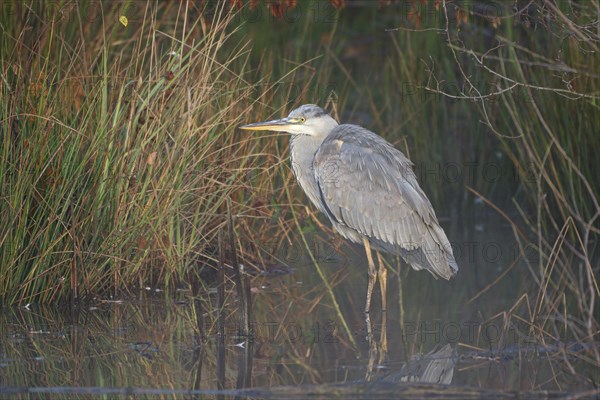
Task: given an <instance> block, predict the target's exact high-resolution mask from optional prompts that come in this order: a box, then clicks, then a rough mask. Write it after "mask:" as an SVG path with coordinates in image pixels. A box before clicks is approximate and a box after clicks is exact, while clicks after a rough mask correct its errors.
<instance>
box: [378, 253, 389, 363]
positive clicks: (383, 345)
mask: <svg viewBox="0 0 600 400" xmlns="http://www.w3.org/2000/svg"><path fill="white" fill-rule="evenodd" d="M377 263H378V264H379V271H378V274H379V288H380V289H381V333H380V335H379V346H380V348H379V359H378V361H377V362H378V363H379V364H383V361H384V360H385V356H386V354H387V351H388V343H387V312H386V311H387V268H386V266H385V262H384V260H383V257H382V256H381V254H380V253H379V252H377Z"/></svg>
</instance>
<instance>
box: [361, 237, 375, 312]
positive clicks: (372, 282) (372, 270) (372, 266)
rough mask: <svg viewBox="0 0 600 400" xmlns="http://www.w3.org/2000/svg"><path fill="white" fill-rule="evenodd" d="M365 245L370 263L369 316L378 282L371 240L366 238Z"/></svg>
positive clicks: (368, 286) (366, 309)
mask: <svg viewBox="0 0 600 400" xmlns="http://www.w3.org/2000/svg"><path fill="white" fill-rule="evenodd" d="M363 243H364V245H365V252H366V253H367V262H368V263H369V283H368V284H367V304H366V305H365V313H366V314H368V313H369V310H370V309H371V295H372V294H373V287H374V286H375V281H376V280H377V269H375V263H374V262H373V255H372V253H371V244H370V243H369V239H367V238H364V239H363Z"/></svg>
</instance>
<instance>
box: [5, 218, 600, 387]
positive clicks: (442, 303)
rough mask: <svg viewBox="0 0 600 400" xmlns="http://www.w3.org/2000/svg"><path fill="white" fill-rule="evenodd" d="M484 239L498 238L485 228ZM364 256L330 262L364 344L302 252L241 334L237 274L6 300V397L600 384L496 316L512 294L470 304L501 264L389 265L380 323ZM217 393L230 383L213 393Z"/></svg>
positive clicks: (574, 352)
mask: <svg viewBox="0 0 600 400" xmlns="http://www.w3.org/2000/svg"><path fill="white" fill-rule="evenodd" d="M497 231H498V230H496V232H497ZM479 239H480V240H481V241H485V240H486V238H485V236H484V234H483V233H482V234H480V238H479ZM314 240H315V243H317V244H318V245H319V246H321V245H326V244H328V242H326V241H322V242H321V241H320V240H321V239H320V237H317V238H315V239H314ZM469 240H470V239H469V238H465V239H464V242H467V241H469ZM495 240H496V242H501V241H500V240H499V239H498V238H496V239H495ZM352 252H353V249H349V250H348V251H347V254H341V255H340V256H339V257H338V258H337V259H335V260H333V261H335V262H332V259H331V258H327V259H326V260H320V261H322V262H323V264H322V267H323V270H324V271H325V272H326V274H327V278H328V280H329V282H330V285H331V286H332V287H333V290H334V294H335V296H336V298H337V299H338V301H339V304H340V308H341V312H342V314H343V317H344V318H346V320H347V322H348V325H349V326H350V327H351V332H352V335H353V337H354V339H355V341H356V342H357V343H358V349H355V348H354V346H353V345H352V341H351V340H350V339H349V338H348V337H347V335H346V333H345V331H344V330H343V329H341V328H340V324H339V321H338V320H337V318H338V316H337V314H336V312H335V310H334V309H333V307H332V306H331V304H330V302H329V301H328V295H327V292H326V288H325V287H324V286H323V284H322V282H321V280H320V278H319V277H318V276H316V274H315V273H314V268H313V267H312V266H311V265H310V264H307V263H306V262H305V261H302V260H299V261H298V262H297V263H296V264H295V265H294V268H295V272H294V273H293V274H288V275H280V276H276V277H270V278H268V277H254V278H252V279H251V280H249V282H248V283H249V288H248V289H249V290H250V291H251V292H252V298H251V301H250V304H251V305H252V311H253V320H252V329H251V335H250V336H240V332H239V323H238V318H237V315H236V312H237V309H238V301H237V293H236V291H235V289H234V288H233V284H232V283H231V281H230V280H226V277H221V278H217V282H219V281H221V282H222V281H223V280H225V281H226V282H228V283H227V284H226V285H225V286H219V285H214V284H211V287H208V288H207V287H202V285H199V284H198V285H194V283H193V282H191V287H192V289H193V290H192V291H188V290H179V291H177V292H176V293H171V294H169V295H167V296H166V298H164V297H162V294H161V297H160V298H155V297H153V296H152V293H153V292H152V291H146V290H140V292H139V294H138V297H137V298H135V299H129V300H128V301H125V302H120V301H97V302H96V303H94V304H91V305H88V306H87V307H86V308H82V309H80V310H79V311H78V312H69V311H67V312H65V311H64V310H57V309H52V308H40V307H37V306H36V305H32V306H31V307H30V308H29V309H25V308H5V309H2V310H0V327H2V329H1V331H0V332H1V337H0V395H1V394H3V393H4V394H6V393H7V390H8V388H9V387H12V388H16V387H21V388H33V387H35V388H59V387H62V388H64V387H69V388H71V390H75V389H76V388H96V389H94V390H96V391H100V392H99V393H102V388H104V390H106V388H113V389H114V388H145V390H149V389H153V390H154V389H156V390H160V391H163V392H161V393H167V392H168V391H169V390H171V391H172V390H180V391H185V393H188V392H187V391H189V390H192V389H193V390H197V391H199V392H194V393H204V394H212V395H215V396H218V397H224V396H225V395H227V396H232V397H234V396H237V395H243V394H244V393H248V392H243V391H241V392H240V391H236V390H237V388H244V387H246V388H271V392H272V393H276V392H277V393H280V394H281V395H283V393H287V394H291V393H292V392H293V391H294V390H295V391H296V395H297V396H299V393H320V394H321V396H324V397H328V396H327V393H329V394H331V392H327V391H328V390H330V391H331V390H335V391H336V393H340V392H343V393H347V392H352V393H358V392H360V393H366V392H365V390H366V389H365V388H368V391H367V392H368V393H370V394H372V393H376V394H381V393H395V394H398V393H401V394H402V395H403V396H406V395H407V392H406V390H409V388H410V390H416V389H415V388H416V387H417V386H414V385H421V386H418V388H419V390H421V389H423V388H424V387H427V388H429V389H428V390H433V389H432V388H435V386H431V385H439V384H444V385H452V386H451V388H453V389H454V390H461V391H464V390H465V387H469V388H471V389H470V390H472V391H473V392H474V393H480V392H477V391H478V390H479V391H482V390H484V389H485V390H488V391H489V390H491V391H507V390H519V391H539V390H549V391H562V392H564V391H569V392H574V391H582V390H594V380H593V378H590V377H593V376H595V373H596V372H597V371H594V370H593V369H592V368H590V364H589V363H586V362H584V360H583V357H581V354H584V352H585V351H586V348H585V347H584V346H578V345H577V344H576V343H575V344H569V343H563V342H557V343H552V344H548V343H546V344H541V343H534V342H532V338H531V337H530V336H528V335H527V333H528V332H529V331H528V329H529V326H528V325H527V321H524V322H523V324H522V325H519V324H517V323H515V322H514V321H513V320H508V319H502V318H495V315H497V314H498V313H499V312H500V311H502V310H505V309H507V308H508V307H506V303H503V302H502V301H498V300H497V299H499V298H500V297H501V296H499V295H495V296H489V295H487V294H484V295H481V296H479V297H477V298H476V300H473V301H470V302H469V300H470V299H471V298H473V297H474V296H475V295H476V294H477V293H479V291H480V290H481V289H480V288H481V287H482V285H481V284H478V283H477V281H478V280H479V279H481V280H482V281H483V282H489V281H491V279H489V277H487V278H485V279H483V278H482V277H481V276H482V274H484V273H487V274H488V275H489V274H496V273H499V272H498V266H497V265H494V264H492V263H489V262H488V263H486V262H485V260H482V259H481V258H474V259H473V263H471V264H470V263H469V262H468V260H465V259H463V260H461V266H462V265H464V268H463V271H464V276H463V275H459V278H460V279H458V280H455V281H454V282H450V283H447V282H436V281H434V280H432V279H429V277H427V276H425V275H424V274H418V273H411V272H410V271H408V269H407V268H402V267H401V268H400V273H398V270H397V269H395V268H388V270H387V271H388V273H389V275H390V279H389V282H388V288H387V292H388V297H387V300H388V302H387V307H386V312H383V313H379V312H373V313H371V315H370V320H369V324H368V325H367V324H365V320H364V313H363V301H364V289H365V288H366V277H365V276H364V266H365V264H364V260H363V259H361V256H360V255H359V256H355V255H353V253H352ZM462 254H465V252H463V253H462ZM505 254H507V253H505ZM509 261H510V260H508V261H507V262H506V264H509ZM392 264H393V263H392ZM475 269H479V273H478V274H476V273H474V271H475ZM516 278H518V276H512V277H511V276H510V274H509V275H507V278H506V279H509V280H510V279H512V280H510V281H509V283H510V284H508V285H504V286H503V283H504V281H502V282H501V283H500V284H498V285H496V286H495V287H494V288H493V290H496V293H498V291H501V292H502V293H504V294H505V297H509V298H514V296H512V294H513V293H514V292H516V291H518V290H519V289H520V288H518V287H516V286H517V285H515V282H519V281H518V279H516ZM400 293H402V296H400ZM490 293H493V292H490ZM508 294H510V296H509V295H508ZM401 299H403V300H404V304H401V301H400V300H401ZM373 300H374V301H377V300H378V299H377V297H376V296H374V299H373ZM374 309H379V307H378V306H377V305H375V308H374ZM402 309H403V311H402ZM499 315H502V314H499ZM369 333H370V335H369ZM368 338H371V340H370V341H369V340H368ZM565 360H568V364H566V362H565ZM582 360H583V361H582ZM565 365H567V366H568V367H566V366H565ZM417 382H418V384H417ZM424 382H429V383H427V384H424ZM332 385H334V386H332ZM340 385H341V386H340ZM407 385H408V386H407ZM410 385H412V386H410ZM423 385H429V386H423ZM284 387H285V388H286V389H283V388H284ZM291 387H295V388H296V389H293V390H292V389H290V388H291ZM98 388H100V389H98ZM278 388H279V389H278ZM36 390H41V389H36ZM81 390H83V389H81ZM86 390H87V389H86ZM89 390H91V389H89ZM114 390H116V389H114ZM123 390H125V389H123ZM216 390H224V391H220V392H218V393H217V392H210V393H209V392H206V391H216ZM435 390H438V391H439V390H440V389H439V387H438V389H435ZM446 390H447V389H446ZM45 393H48V392H45ZM65 393H66V392H65ZM78 393H82V391H80V392H78ZM86 393H87V392H86ZM112 393H117V394H118V393H120V392H118V390H116V391H115V392H112ZM128 393H129V392H128ZM411 393H412V392H411ZM416 393H420V394H421V396H423V392H418V391H417V392H416ZM431 393H433V392H431ZM440 393H441V392H440ZM444 393H446V394H448V391H446V392H444ZM461 393H464V392H461ZM492 393H498V392H492ZM121 394H123V393H121ZM480 394H481V393H480ZM487 394H489V393H488V392H486V395H487ZM415 396H417V395H415ZM0 397H2V396H0Z"/></svg>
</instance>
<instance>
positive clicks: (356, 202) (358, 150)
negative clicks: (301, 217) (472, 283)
mask: <svg viewBox="0 0 600 400" xmlns="http://www.w3.org/2000/svg"><path fill="white" fill-rule="evenodd" d="M313 166H314V173H315V178H316V181H317V184H318V187H319V192H320V196H321V200H322V202H323V204H324V206H325V207H324V208H325V209H326V211H327V213H328V216H329V218H330V219H331V221H332V223H333V225H334V227H335V228H336V229H337V230H338V231H339V232H340V233H341V234H342V235H343V236H345V237H347V238H349V239H351V240H353V241H357V242H360V240H361V237H362V236H367V237H369V238H370V240H371V242H372V243H373V244H374V245H375V246H376V247H378V248H380V249H383V250H386V251H388V252H392V253H395V254H399V255H401V256H402V257H403V258H404V259H405V260H406V261H407V262H408V263H410V264H411V265H412V266H413V268H415V269H426V270H429V271H430V272H431V273H432V274H433V275H434V276H436V277H438V276H440V277H442V278H445V279H449V278H450V277H452V276H453V275H454V274H455V273H456V271H457V270H458V266H457V265H456V261H455V260H454V256H453V255H452V249H451V247H450V243H449V241H448V238H447V237H446V234H445V233H444V231H443V229H442V228H441V226H440V225H439V223H438V220H437V217H436V215H435V212H434V210H433V207H432V206H431V203H430V202H429V200H428V199H427V196H426V195H425V193H424V192H423V190H421V188H420V187H419V184H418V182H417V180H416V177H415V175H414V173H413V169H412V163H411V162H410V160H408V159H407V158H406V157H405V156H404V155H403V154H402V153H401V152H400V151H399V150H397V149H396V148H394V147H393V146H392V145H391V144H389V143H388V142H386V141H385V140H384V139H383V138H381V137H379V136H377V135H376V134H374V133H373V132H371V131H369V130H367V129H365V128H362V127H360V126H356V125H339V126H338V127H336V128H335V129H334V131H332V132H331V133H330V134H329V135H328V136H327V138H326V139H325V141H324V142H323V144H322V145H321V146H320V147H319V150H318V151H317V153H316V154H315V158H314V162H313ZM361 235H362V236H361Z"/></svg>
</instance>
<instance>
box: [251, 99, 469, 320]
mask: <svg viewBox="0 0 600 400" xmlns="http://www.w3.org/2000/svg"><path fill="white" fill-rule="evenodd" d="M240 128H241V129H244V130H249V131H265V130H268V131H275V132H285V133H288V134H291V138H290V161H291V165H292V170H293V172H294V175H295V176H296V180H297V181H298V183H299V184H300V186H301V187H302V189H303V190H304V192H305V193H306V195H307V196H308V198H309V199H310V201H311V202H312V203H313V204H314V205H315V206H316V207H317V208H318V209H319V210H321V212H323V213H324V214H325V215H327V217H328V218H329V220H330V221H331V223H332V225H333V227H334V229H335V230H336V231H337V232H339V233H340V234H341V235H342V236H343V237H345V238H346V239H349V240H351V241H352V242H355V243H362V244H363V245H364V247H365V252H366V255H367V261H368V265H369V283H368V286H367V301H366V305H365V312H366V313H368V312H369V309H370V305H371V295H372V292H373V287H374V285H375V281H376V279H377V274H378V275H379V279H380V285H381V291H382V293H381V295H382V308H384V309H385V282H384V281H385V279H386V271H385V266H384V265H383V263H381V262H380V263H379V270H377V269H376V267H375V263H374V262H373V256H372V253H371V248H373V249H375V250H379V251H384V252H387V253H391V254H394V255H399V256H401V257H402V258H403V259H404V261H406V262H407V263H408V264H410V265H411V266H412V267H413V268H414V269H415V270H422V269H425V270H427V271H429V272H431V274H433V276H434V277H436V278H438V277H441V278H444V279H446V280H448V279H450V278H451V277H452V276H454V275H455V274H456V272H457V271H458V266H457V264H456V260H455V259H454V255H453V253H452V248H451V247H450V242H449V241H448V238H447V237H446V234H445V233H444V230H443V229H442V227H441V226H440V224H439V222H438V219H437V217H436V215H435V211H434V210H433V207H432V206H431V203H430V202H429V199H428V198H427V196H426V195H425V193H424V192H423V190H422V189H421V187H420V186H419V184H418V182H417V180H416V177H415V174H414V172H413V163H412V162H411V161H410V160H409V159H408V158H406V157H405V156H404V154H402V152H401V151H400V150H398V149H396V148H395V147H394V146H392V145H391V144H390V143H389V142H387V141H386V140H385V139H383V138H382V137H381V136H379V135H377V134H375V133H373V132H371V131H369V130H368V129H365V128H363V127H361V126H358V125H350V124H341V125H340V124H338V123H337V122H336V120H335V119H333V118H332V117H331V116H330V115H329V114H328V113H326V112H325V111H324V110H323V109H322V108H321V107H319V106H317V105H314V104H305V105H303V106H301V107H299V108H297V109H295V110H293V111H292V112H291V113H290V114H289V115H288V117H286V118H282V119H278V120H272V121H266V122H257V123H253V124H248V125H243V126H241V127H240ZM380 261H381V260H380Z"/></svg>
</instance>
